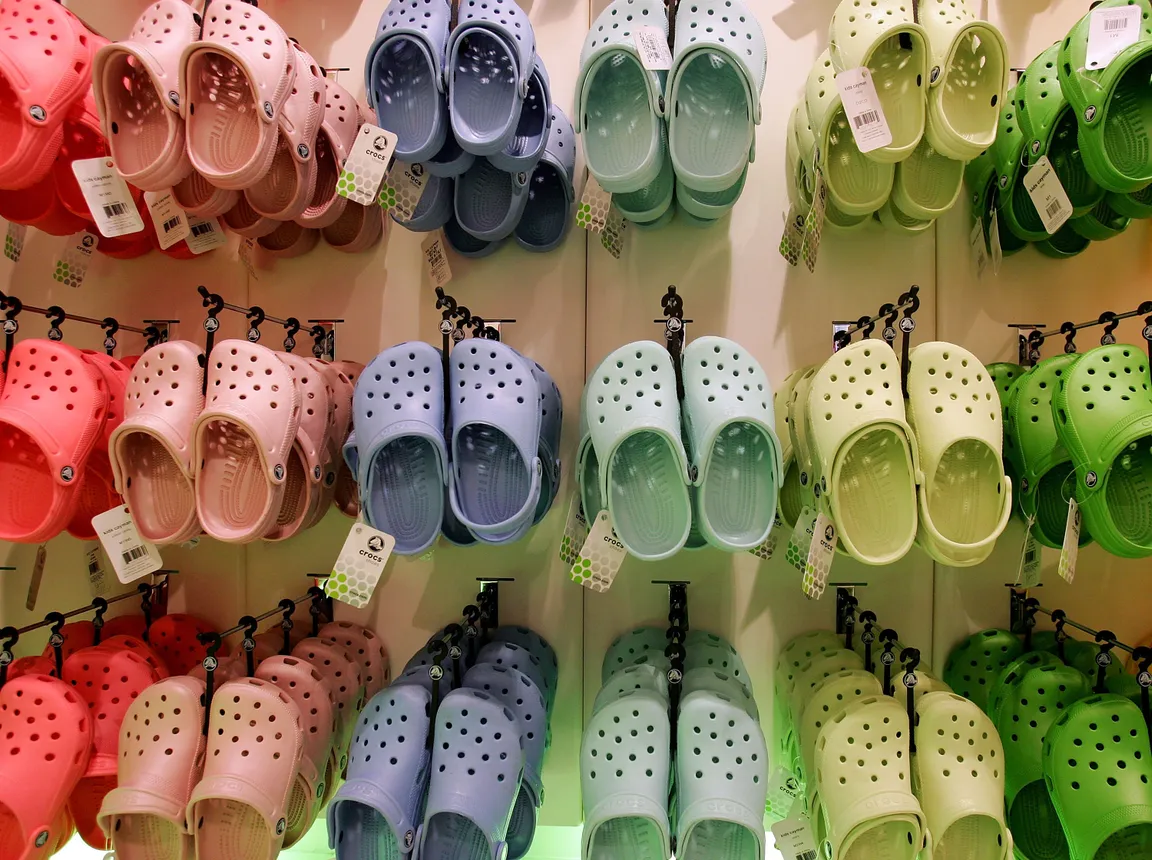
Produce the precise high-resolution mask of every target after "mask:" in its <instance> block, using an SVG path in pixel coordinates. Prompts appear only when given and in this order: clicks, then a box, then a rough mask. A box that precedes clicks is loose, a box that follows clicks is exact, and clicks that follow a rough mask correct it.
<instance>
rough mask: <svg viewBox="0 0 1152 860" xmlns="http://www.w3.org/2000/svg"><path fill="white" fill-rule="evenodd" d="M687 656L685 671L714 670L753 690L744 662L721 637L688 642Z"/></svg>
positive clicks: (686, 647) (686, 646)
mask: <svg viewBox="0 0 1152 860" xmlns="http://www.w3.org/2000/svg"><path fill="white" fill-rule="evenodd" d="M685 650H686V652H687V655H686V656H685V658H684V669H685V670H686V671H687V670H691V669H714V670H715V671H717V672H723V673H725V674H727V675H731V676H732V677H733V678H735V679H736V680H737V681H738V682H740V683H741V684H744V685H745V686H747V687H748V688H749V689H751V688H752V679H751V676H750V675H749V674H748V670H747V668H745V666H744V661H743V660H741V659H740V655H739V654H737V653H736V652H735V650H733V648H732V646H731V645H729V644H728V643H727V642H724V641H723V640H722V639H720V638H719V637H710V638H699V639H696V640H695V641H693V640H688V641H687V642H686V645H685Z"/></svg>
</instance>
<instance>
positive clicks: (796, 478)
mask: <svg viewBox="0 0 1152 860" xmlns="http://www.w3.org/2000/svg"><path fill="white" fill-rule="evenodd" d="M809 371H815V368H814V367H808V368H800V369H799V370H794V371H792V372H791V373H790V374H788V376H787V377H786V378H785V379H784V384H783V385H781V386H780V388H779V389H778V390H777V391H776V394H775V395H774V396H773V398H772V401H773V408H774V412H775V415H776V432H777V434H779V435H778V438H779V439H780V474H781V478H780V500H779V511H780V518H781V519H782V520H783V521H784V524H785V525H786V526H788V527H789V528H792V527H794V526H795V525H796V520H798V519H799V518H800V505H801V501H800V469H799V464H798V463H797V460H796V457H795V448H794V447H793V444H792V413H791V410H790V409H789V406H790V405H791V402H792V392H793V391H794V390H795V389H796V384H797V383H798V382H799V381H800V378H801V377H802V376H804V375H805V374H806V373H808V372H809Z"/></svg>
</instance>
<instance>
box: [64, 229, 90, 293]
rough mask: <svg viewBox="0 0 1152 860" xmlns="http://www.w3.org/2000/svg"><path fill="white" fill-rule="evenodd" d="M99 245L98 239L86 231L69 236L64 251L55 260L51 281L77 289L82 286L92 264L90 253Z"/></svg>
mask: <svg viewBox="0 0 1152 860" xmlns="http://www.w3.org/2000/svg"><path fill="white" fill-rule="evenodd" d="M99 243H100V239H99V237H97V236H96V234H95V233H89V232H88V231H87V230H82V231H80V232H79V233H73V234H72V235H71V236H69V237H68V241H67V242H66V243H65V245H64V251H63V252H62V253H61V254H60V256H59V257H57V258H56V264H55V266H53V268H52V280H54V281H56V282H58V283H61V284H63V285H64V286H66V287H79V286H80V285H81V284H83V283H84V278H85V277H86V276H87V274H88V266H89V265H90V264H91V262H92V252H93V251H95V250H96V246H97V245H99Z"/></svg>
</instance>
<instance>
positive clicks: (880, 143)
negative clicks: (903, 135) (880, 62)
mask: <svg viewBox="0 0 1152 860" xmlns="http://www.w3.org/2000/svg"><path fill="white" fill-rule="evenodd" d="M836 87H837V88H838V89H839V90H840V99H841V101H843V102H844V113H846V114H847V115H848V125H849V126H850V127H851V129H852V136H853V137H854V138H855V139H856V146H857V148H859V150H860V151H861V152H871V151H872V150H874V149H880V148H881V147H884V146H890V145H891V144H892V131H891V129H889V128H888V120H887V119H886V118H885V117H884V108H882V107H881V106H880V97H879V96H877V95H876V85H875V84H874V83H873V82H872V73H871V72H870V71H869V70H868V68H867V67H866V66H861V67H860V68H857V69H845V70H844V71H842V72H841V73H840V74H838V75H837V76H836Z"/></svg>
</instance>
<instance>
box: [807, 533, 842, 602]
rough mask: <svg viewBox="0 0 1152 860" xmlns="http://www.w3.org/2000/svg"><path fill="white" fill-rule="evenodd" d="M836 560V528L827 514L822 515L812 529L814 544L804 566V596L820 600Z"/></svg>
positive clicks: (810, 547) (809, 549)
mask: <svg viewBox="0 0 1152 860" xmlns="http://www.w3.org/2000/svg"><path fill="white" fill-rule="evenodd" d="M834 558H836V526H835V524H834V523H833V522H832V519H831V518H830V517H829V516H828V515H827V514H820V516H818V517H816V523H815V525H813V527H812V544H811V545H810V546H809V547H808V558H807V560H806V562H805V564H804V583H803V588H804V594H806V595H807V596H808V597H809V598H810V599H812V600H819V599H820V598H821V597H822V596H823V595H824V589H825V587H826V586H827V585H828V572H829V571H830V570H831V569H832V560H833V559H834Z"/></svg>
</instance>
